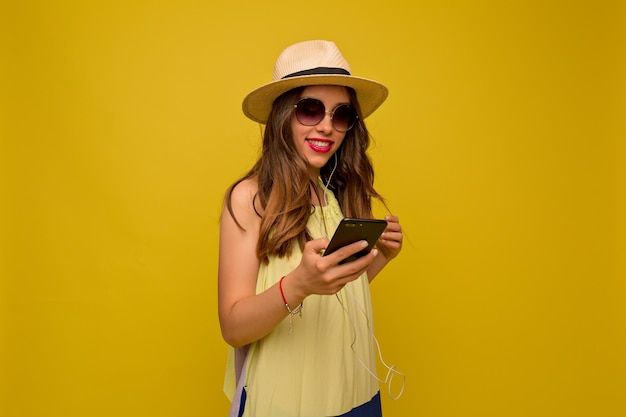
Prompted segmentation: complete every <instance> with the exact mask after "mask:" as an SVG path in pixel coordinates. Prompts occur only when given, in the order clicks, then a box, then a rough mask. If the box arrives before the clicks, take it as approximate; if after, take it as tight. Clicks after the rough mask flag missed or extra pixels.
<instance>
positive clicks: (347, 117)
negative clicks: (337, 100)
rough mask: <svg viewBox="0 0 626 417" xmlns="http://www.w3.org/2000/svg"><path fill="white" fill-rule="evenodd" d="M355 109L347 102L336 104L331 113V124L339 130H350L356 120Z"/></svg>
mask: <svg viewBox="0 0 626 417" xmlns="http://www.w3.org/2000/svg"><path fill="white" fill-rule="evenodd" d="M356 116H357V115H356V111H355V110H354V109H353V108H352V107H350V106H349V105H347V104H342V105H341V106H338V107H337V108H336V109H335V111H334V113H333V126H334V127H335V129H337V130H338V131H340V132H345V131H347V130H350V129H351V128H352V126H354V123H355V122H356Z"/></svg>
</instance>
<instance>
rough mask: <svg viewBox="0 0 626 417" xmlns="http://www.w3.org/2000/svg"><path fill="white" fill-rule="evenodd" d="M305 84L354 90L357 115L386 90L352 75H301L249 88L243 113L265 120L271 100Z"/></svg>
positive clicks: (370, 109) (373, 105) (372, 107)
mask: <svg viewBox="0 0 626 417" xmlns="http://www.w3.org/2000/svg"><path fill="white" fill-rule="evenodd" d="M309 85H339V86H344V87H351V88H353V89H354V90H355V91H356V96H357V100H359V106H360V107H361V117H362V118H366V117H367V116H369V115H371V114H372V113H373V112H374V111H375V110H376V109H377V108H378V107H379V106H380V105H381V104H383V102H384V101H385V99H386V98H387V95H388V94H389V90H388V89H387V87H385V86H384V85H383V84H381V83H379V82H376V81H373V80H369V79H367V78H361V77H355V76H352V75H303V76H298V77H292V78H285V79H282V80H278V81H274V82H271V83H269V84H265V85H263V86H261V87H259V88H257V89H256V90H253V91H252V92H251V93H250V94H248V95H247V96H246V98H244V100H243V104H242V108H243V113H244V114H245V115H246V116H247V117H248V118H250V119H252V120H253V121H255V122H258V123H263V124H265V123H267V119H268V118H269V114H270V111H271V110H272V105H273V104H274V100H276V98H278V97H279V96H280V95H281V94H283V93H286V92H287V91H289V90H292V89H294V88H297V87H304V86H309Z"/></svg>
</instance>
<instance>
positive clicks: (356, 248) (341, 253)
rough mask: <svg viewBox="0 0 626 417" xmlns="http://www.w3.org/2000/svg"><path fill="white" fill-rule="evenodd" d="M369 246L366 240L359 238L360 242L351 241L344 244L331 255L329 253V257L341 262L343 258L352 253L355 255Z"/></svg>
mask: <svg viewBox="0 0 626 417" xmlns="http://www.w3.org/2000/svg"><path fill="white" fill-rule="evenodd" d="M366 247H367V241H366V240H359V241H358V242H354V243H351V244H349V245H346V246H343V247H341V248H339V249H337V250H336V251H334V252H333V253H331V254H330V255H327V258H328V259H330V260H332V261H333V262H335V263H339V262H340V261H342V260H343V259H346V258H348V257H349V256H351V255H354V254H355V253H357V252H360V251H362V250H363V249H365V248H366Z"/></svg>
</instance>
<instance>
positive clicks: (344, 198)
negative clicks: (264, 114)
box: [225, 87, 385, 263]
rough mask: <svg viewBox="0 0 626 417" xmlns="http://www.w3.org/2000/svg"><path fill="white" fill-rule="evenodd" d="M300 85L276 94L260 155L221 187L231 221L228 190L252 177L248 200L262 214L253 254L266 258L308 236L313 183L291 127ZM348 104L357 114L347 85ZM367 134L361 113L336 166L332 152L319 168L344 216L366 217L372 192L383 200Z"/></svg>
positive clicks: (353, 95) (283, 252)
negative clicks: (253, 182) (251, 194)
mask: <svg viewBox="0 0 626 417" xmlns="http://www.w3.org/2000/svg"><path fill="white" fill-rule="evenodd" d="M303 89H304V87H299V88H295V89H293V90H290V91H288V92H286V93H284V94H283V95H281V96H280V97H278V98H277V99H276V100H275V101H274V104H273V106H272V111H271V113H270V116H269V119H268V122H267V125H266V126H265V132H264V135H263V145H262V149H261V156H260V157H259V159H258V160H257V162H256V163H255V165H254V166H253V167H252V169H250V171H248V173H247V174H245V175H244V176H243V177H242V178H240V179H239V180H237V181H236V182H235V183H234V184H232V185H231V186H230V187H229V188H228V190H227V191H226V197H225V200H226V207H227V208H228V212H229V213H230V215H231V216H232V217H233V219H234V220H235V223H237V225H238V226H239V227H240V228H241V229H242V230H244V228H243V227H242V226H241V224H240V223H239V222H238V221H237V218H236V217H235V214H234V212H233V208H232V201H231V200H232V192H233V189H234V188H235V187H236V186H237V184H239V183H240V182H242V181H244V180H246V179H251V178H252V179H255V180H256V181H257V183H258V191H257V193H256V195H255V196H254V201H253V205H254V208H255V211H256V213H257V214H258V215H259V217H260V218H261V226H260V230H259V241H258V243H257V256H258V258H259V259H260V260H261V261H262V262H265V263H267V262H268V261H269V256H270V255H276V256H278V257H284V256H286V255H288V254H289V253H291V250H292V249H293V248H294V245H295V244H298V245H299V246H300V248H303V247H304V244H305V243H306V242H307V241H308V240H311V236H310V234H309V233H308V231H307V230H306V224H307V222H308V220H309V217H310V215H311V209H312V207H311V189H313V190H317V188H316V184H315V183H314V182H313V181H312V180H311V179H310V178H309V174H308V171H307V162H306V159H305V158H304V157H303V156H302V155H301V154H300V153H299V152H298V150H297V148H296V145H295V143H294V140H293V135H292V132H291V119H292V117H294V110H293V109H294V104H296V103H297V101H298V100H299V99H300V96H301V93H302V90H303ZM346 89H347V91H348V94H349V96H350V102H351V104H352V106H353V107H354V108H355V109H356V110H357V113H358V114H359V115H360V114H361V111H360V108H359V103H358V101H357V97H356V93H355V91H354V90H352V89H351V88H348V87H346ZM369 145H370V135H369V132H368V131H367V128H366V126H365V123H364V122H363V120H362V118H361V117H359V118H358V119H357V122H356V124H355V125H354V127H353V128H352V129H350V130H348V131H347V132H346V136H345V138H344V140H343V143H342V144H341V146H340V148H339V149H338V150H337V152H336V155H337V156H336V158H337V159H336V161H337V168H336V169H335V172H334V173H333V174H332V177H331V171H332V170H333V168H334V166H335V161H334V158H335V157H333V158H331V160H330V161H329V163H328V164H326V165H325V166H324V167H323V168H322V169H321V172H320V176H321V178H322V181H323V182H324V184H326V183H327V182H328V180H329V178H330V183H329V184H328V188H329V189H330V190H332V191H333V193H334V194H335V197H336V198H337V201H338V202H339V206H340V207H341V211H342V212H343V214H344V215H345V216H347V217H358V218H371V217H372V197H374V198H377V199H379V200H380V201H381V202H382V203H383V204H385V201H384V199H383V197H382V196H381V195H380V194H378V192H376V190H375V189H374V169H373V167H372V163H371V160H370V158H369V156H368V155H367V149H368V147H369Z"/></svg>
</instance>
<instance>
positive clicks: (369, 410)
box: [239, 389, 383, 417]
mask: <svg viewBox="0 0 626 417" xmlns="http://www.w3.org/2000/svg"><path fill="white" fill-rule="evenodd" d="M245 407H246V390H245V389H244V390H243V392H242V393H241V405H240V406H239V417H241V416H243V411H244V410H245ZM382 415H383V410H382V406H381V404H380V392H379V393H377V394H376V395H374V397H373V398H372V399H371V400H369V401H368V402H366V403H365V404H362V405H360V406H358V407H355V408H353V409H352V410H350V411H348V412H347V413H345V414H342V415H340V416H337V417H382Z"/></svg>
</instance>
